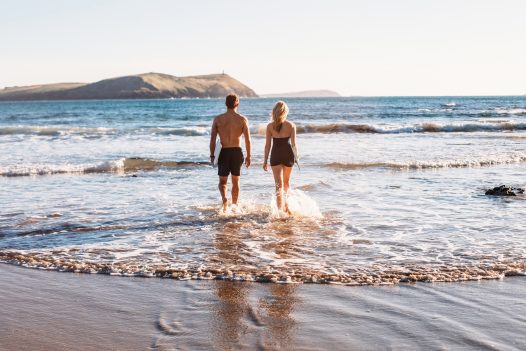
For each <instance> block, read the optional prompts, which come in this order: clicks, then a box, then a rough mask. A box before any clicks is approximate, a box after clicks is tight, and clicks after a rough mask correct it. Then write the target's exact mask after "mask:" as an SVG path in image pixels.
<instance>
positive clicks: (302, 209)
mask: <svg viewBox="0 0 526 351" xmlns="http://www.w3.org/2000/svg"><path fill="white" fill-rule="evenodd" d="M285 201H286V202H287V204H288V207H289V210H290V212H291V213H292V217H298V218H312V219H320V218H323V215H322V214H321V211H320V209H319V207H318V204H316V201H314V199H312V198H311V197H309V196H308V195H307V194H305V193H304V192H303V191H301V190H299V189H291V190H289V192H288V194H286V195H285ZM270 211H271V213H270V216H271V218H286V217H289V216H290V215H288V214H287V213H285V212H283V211H281V210H280V209H278V206H277V202H276V196H275V195H274V196H273V197H272V200H271V203H270Z"/></svg>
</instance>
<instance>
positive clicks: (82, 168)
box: [0, 157, 207, 177]
mask: <svg viewBox="0 0 526 351" xmlns="http://www.w3.org/2000/svg"><path fill="white" fill-rule="evenodd" d="M205 164H207V163H206V162H194V161H157V160H150V159H146V158H136V157H132V158H121V159H118V160H113V161H105V162H100V163H97V164H79V165H72V164H63V165H49V164H47V165H46V164H43V165H38V164H37V165H11V166H4V167H0V176H3V177H21V176H37V175H52V174H89V173H124V172H137V171H151V170H157V169H161V168H188V167H195V166H200V165H205Z"/></svg>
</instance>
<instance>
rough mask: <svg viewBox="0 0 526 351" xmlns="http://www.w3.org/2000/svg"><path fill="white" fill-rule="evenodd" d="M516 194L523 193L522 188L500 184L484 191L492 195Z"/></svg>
mask: <svg viewBox="0 0 526 351" xmlns="http://www.w3.org/2000/svg"><path fill="white" fill-rule="evenodd" d="M517 194H524V189H521V188H511V187H508V186H506V185H501V186H497V187H495V188H493V189H489V190H487V191H486V195H493V196H517Z"/></svg>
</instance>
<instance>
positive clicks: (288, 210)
mask: <svg viewBox="0 0 526 351" xmlns="http://www.w3.org/2000/svg"><path fill="white" fill-rule="evenodd" d="M285 213H286V214H288V215H289V216H292V212H291V211H290V209H289V205H288V204H285Z"/></svg>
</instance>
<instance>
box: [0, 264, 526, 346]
mask: <svg viewBox="0 0 526 351" xmlns="http://www.w3.org/2000/svg"><path fill="white" fill-rule="evenodd" d="M60 273H61V272H56V271H49V270H38V269H29V268H26V267H19V266H14V265H10V264H0V283H1V286H2V287H3V289H2V294H0V305H1V306H2V323H1V324H0V345H2V349H3V350H18V349H32V350H49V349H53V350H100V349H126V350H144V349H153V350H165V349H173V348H178V349H220V350H222V349H230V348H235V349H247V350H249V349H254V348H259V349H263V350H267V349H268V350H274V349H291V348H292V349H299V350H318V349H326V348H327V347H330V348H332V349H335V350H340V349H341V350H344V349H349V348H357V349H362V350H369V349H370V350H373V349H375V350H376V349H392V348H402V347H404V348H406V347H410V348H413V349H444V348H450V349H473V348H477V349H510V350H514V349H517V350H518V349H524V348H525V347H526V336H525V335H524V334H523V333H522V332H521V331H522V330H524V329H525V328H526V318H524V315H526V302H524V301H523V296H524V294H525V293H526V284H525V282H526V280H525V278H524V277H513V278H510V279H505V280H493V281H483V282H460V283H425V284H423V283H412V284H399V285H392V286H361V287H342V286H334V285H320V284H260V283H253V282H232V281H221V280H209V281H206V280H205V281H199V280H187V281H174V280H172V279H142V278H139V277H130V278H128V279H115V277H110V276H108V275H101V274H78V273H73V274H60Z"/></svg>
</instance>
